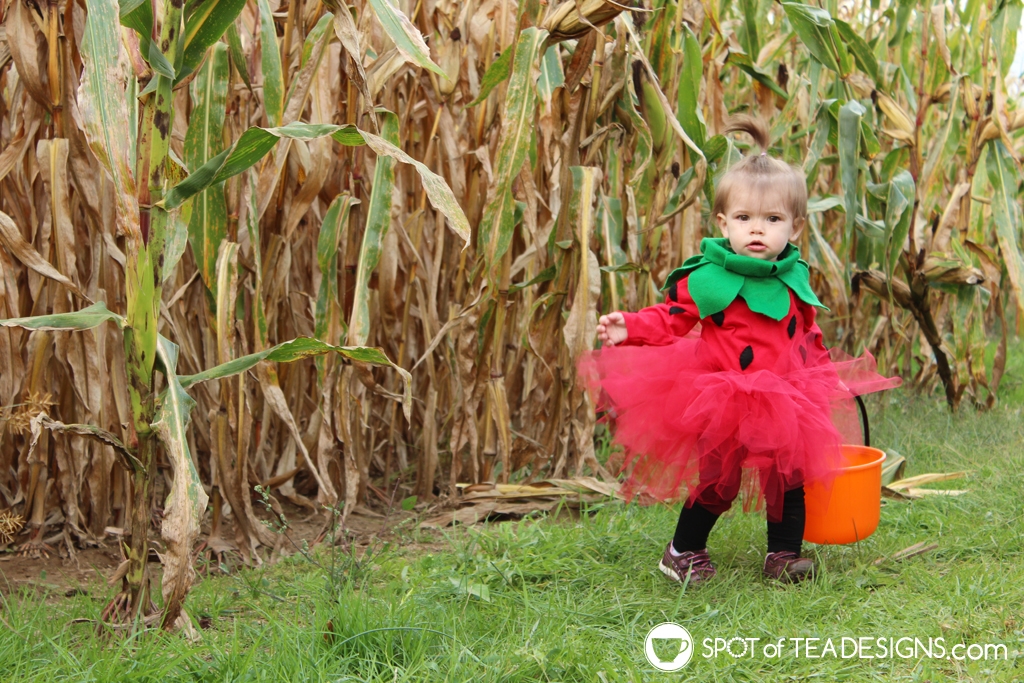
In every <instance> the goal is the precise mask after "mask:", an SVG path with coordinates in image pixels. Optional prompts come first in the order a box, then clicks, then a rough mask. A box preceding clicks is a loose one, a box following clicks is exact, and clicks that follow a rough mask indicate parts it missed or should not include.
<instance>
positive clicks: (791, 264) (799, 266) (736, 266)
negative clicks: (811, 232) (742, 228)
mask: <svg viewBox="0 0 1024 683" xmlns="http://www.w3.org/2000/svg"><path fill="white" fill-rule="evenodd" d="M700 251H701V253H700V255H698V256H692V257H690V258H688V259H686V261H685V262H684V263H683V265H682V266H680V267H679V268H676V269H675V270H673V271H672V272H671V273H670V274H669V276H668V279H667V280H665V286H664V287H662V290H665V289H668V288H669V287H671V286H672V285H673V284H675V283H676V282H678V281H679V280H681V279H683V278H684V277H686V276H689V284H688V288H689V290H690V296H691V297H693V300H694V302H695V303H696V304H697V313H698V314H699V315H700V317H701V318H706V317H708V316H710V315H714V314H715V313H719V312H721V311H724V310H725V308H726V307H727V306H728V305H729V304H731V303H732V302H733V301H735V299H736V297H737V296H740V297H743V300H744V301H746V302H747V306H749V307H750V310H752V311H754V312H755V313H761V314H762V315H766V316H768V317H769V318H772V319H773V320H782V319H783V318H785V317H786V314H787V313H789V292H788V291H787V288H788V289H791V290H793V293H794V294H795V295H796V296H797V298H798V299H800V300H801V301H803V302H804V303H806V304H809V305H811V306H817V307H818V308H822V309H825V310H826V311H827V310H828V308H826V307H825V306H824V305H823V304H822V303H821V302H820V301H818V297H816V296H815V295H814V292H813V291H811V285H810V281H809V277H810V272H809V271H808V269H807V262H806V261H804V260H803V259H801V258H800V251H799V250H798V249H797V248H796V247H795V246H793V245H792V244H787V245H786V248H785V249H783V250H782V253H781V254H779V258H778V260H775V261H765V260H763V259H756V258H752V257H750V256H743V255H742V254H737V253H736V252H734V251H733V250H732V247H731V246H729V240H728V239H726V238H724V237H721V238H717V239H713V238H710V237H705V238H704V239H703V240H702V241H701V243H700Z"/></svg>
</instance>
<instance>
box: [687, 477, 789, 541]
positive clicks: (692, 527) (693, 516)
mask: <svg viewBox="0 0 1024 683" xmlns="http://www.w3.org/2000/svg"><path fill="white" fill-rule="evenodd" d="M782 501H783V502H782V520H781V521H778V522H768V552H770V553H774V552H778V551H780V550H789V551H792V552H794V553H796V554H797V555H799V554H800V550H801V546H802V545H803V540H804V520H805V517H806V508H805V507H804V487H803V486H800V487H798V488H795V489H792V490H790V491H786V494H785V495H784V496H783V498H782ZM718 517H719V516H718V515H716V514H715V513H713V512H710V511H708V510H707V509H706V508H705V507H703V506H702V505H701V504H700V503H694V504H693V506H692V507H686V506H683V510H682V512H680V513H679V523H678V524H676V535H675V537H674V538H673V539H672V546H673V547H674V548H675V549H676V550H677V551H679V552H687V551H695V550H704V549H705V548H707V546H708V535H709V534H710V533H711V529H712V527H714V526H715V522H717V521H718Z"/></svg>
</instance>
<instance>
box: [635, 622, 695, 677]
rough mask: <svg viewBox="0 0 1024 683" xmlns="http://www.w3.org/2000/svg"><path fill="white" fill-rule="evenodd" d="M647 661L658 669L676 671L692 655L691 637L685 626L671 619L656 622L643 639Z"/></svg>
mask: <svg viewBox="0 0 1024 683" xmlns="http://www.w3.org/2000/svg"><path fill="white" fill-rule="evenodd" d="M644 654H645V655H647V661H648V662H650V663H651V666H653V667H654V668H655V669H658V670H659V671H678V670H679V669H682V668H683V667H684V666H686V665H687V664H689V663H690V658H691V657H693V638H691V637H690V632H689V631H687V630H686V629H685V628H683V627H682V626H680V625H679V624H676V623H674V622H671V621H666V622H664V623H662V624H658V625H657V626H655V627H654V628H652V629H651V630H650V632H649V633H648V634H647V639H646V640H644Z"/></svg>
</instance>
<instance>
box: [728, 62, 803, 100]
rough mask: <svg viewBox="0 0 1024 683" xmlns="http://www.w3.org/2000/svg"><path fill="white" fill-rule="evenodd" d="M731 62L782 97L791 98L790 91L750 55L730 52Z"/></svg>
mask: <svg viewBox="0 0 1024 683" xmlns="http://www.w3.org/2000/svg"><path fill="white" fill-rule="evenodd" d="M729 63H730V64H735V65H736V66H738V67H739V68H740V71H742V72H744V73H745V74H747V75H748V76H750V77H751V78H753V79H754V80H755V81H757V82H758V83H760V84H761V85H763V86H764V87H766V88H768V89H769V90H771V91H772V92H773V93H775V94H776V95H778V96H779V97H781V98H782V99H784V100H788V99H789V93H787V92H786V91H785V90H783V89H782V88H780V87H779V84H778V83H776V82H775V79H774V78H772V77H771V76H770V75H769V74H767V73H765V71H764V69H762V68H761V67H759V66H757V65H756V64H754V62H753V61H751V59H750V57H749V56H748V55H745V54H743V53H742V52H730V53H729Z"/></svg>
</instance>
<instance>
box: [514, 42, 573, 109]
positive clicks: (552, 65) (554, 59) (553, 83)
mask: <svg viewBox="0 0 1024 683" xmlns="http://www.w3.org/2000/svg"><path fill="white" fill-rule="evenodd" d="M506 52H507V50H506ZM564 83H565V72H563V71H562V60H561V58H560V57H559V56H558V45H552V46H551V47H549V48H548V49H547V52H545V53H544V58H543V59H541V60H540V78H539V79H538V80H537V91H538V92H539V93H540V96H541V98H542V99H543V100H544V101H545V102H548V101H550V100H551V95H552V94H553V93H554V92H555V88H558V87H559V86H561V85H562V84H564Z"/></svg>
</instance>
